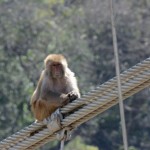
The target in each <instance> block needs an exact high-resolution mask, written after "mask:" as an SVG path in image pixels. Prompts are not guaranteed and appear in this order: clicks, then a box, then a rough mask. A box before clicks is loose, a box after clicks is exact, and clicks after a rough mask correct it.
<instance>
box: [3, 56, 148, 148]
mask: <svg viewBox="0 0 150 150" xmlns="http://www.w3.org/2000/svg"><path fill="white" fill-rule="evenodd" d="M116 81H117V80H116V77H115V78H113V79H111V80H109V81H108V82H106V83H104V84H102V85H101V86H99V87H97V88H96V89H95V90H92V91H91V92H89V93H87V95H84V96H83V97H82V98H81V99H78V100H75V101H73V102H72V103H70V104H68V105H66V106H65V107H64V108H62V109H61V112H64V113H67V112H70V111H71V110H74V109H76V108H78V110H74V112H73V113H72V114H70V115H69V116H67V117H66V118H64V119H63V120H62V122H61V124H62V127H61V129H60V130H59V131H61V130H63V128H66V127H72V129H73V128H75V127H77V126H79V125H80V124H82V123H84V122H86V121H88V120H89V119H91V118H93V117H95V116H96V115H98V114H100V113H102V112H103V111H105V110H107V109H108V108H110V107H112V106H113V105H115V104H117V103H118V94H117V93H118V88H117V84H116ZM149 85H150V58H148V59H146V60H145V61H143V62H142V63H139V64H137V65H136V66H134V67H132V68H131V69H128V70H127V71H125V72H123V74H121V89H122V95H123V99H125V98H128V97H129V96H131V95H133V94H135V93H137V92H139V91H140V90H142V89H144V88H146V87H148V86H149ZM37 125H38V127H37ZM31 126H32V129H31V128H29V129H30V130H28V127H26V128H24V130H21V131H20V132H17V134H14V135H12V136H10V137H8V138H7V139H5V140H3V141H2V142H0V149H2V150H5V149H6V150H7V149H9V150H33V149H35V148H37V147H39V146H42V145H44V144H45V143H47V142H49V141H51V140H55V139H56V138H57V137H56V135H57V134H56V133H53V134H50V133H49V130H48V129H47V128H44V127H43V125H42V123H34V124H32V125H30V126H29V127H31ZM39 129H40V130H39ZM38 130H39V131H38ZM33 131H38V133H35V134H34V135H33V136H30V133H32V132H33ZM18 137H20V138H18ZM14 141H15V142H14Z"/></svg>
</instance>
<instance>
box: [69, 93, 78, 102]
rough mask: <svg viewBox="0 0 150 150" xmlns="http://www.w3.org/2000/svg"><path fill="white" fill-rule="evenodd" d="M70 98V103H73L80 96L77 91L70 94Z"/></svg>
mask: <svg viewBox="0 0 150 150" xmlns="http://www.w3.org/2000/svg"><path fill="white" fill-rule="evenodd" d="M68 97H69V102H72V101H74V100H75V99H77V98H78V97H79V96H78V93H77V92H76V91H71V92H70V93H68Z"/></svg>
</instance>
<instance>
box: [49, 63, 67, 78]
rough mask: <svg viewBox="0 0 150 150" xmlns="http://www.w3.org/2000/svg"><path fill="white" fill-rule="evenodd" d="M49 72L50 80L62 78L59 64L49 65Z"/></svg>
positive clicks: (62, 68)
mask: <svg viewBox="0 0 150 150" xmlns="http://www.w3.org/2000/svg"><path fill="white" fill-rule="evenodd" d="M50 72H51V76H52V78H55V79H59V78H62V77H64V67H63V65H62V64H61V63H51V65H50Z"/></svg>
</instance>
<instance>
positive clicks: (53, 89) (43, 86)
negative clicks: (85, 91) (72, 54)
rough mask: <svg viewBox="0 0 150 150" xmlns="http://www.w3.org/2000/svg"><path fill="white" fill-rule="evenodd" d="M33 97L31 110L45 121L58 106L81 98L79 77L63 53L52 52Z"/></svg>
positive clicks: (45, 62) (46, 60)
mask: <svg viewBox="0 0 150 150" xmlns="http://www.w3.org/2000/svg"><path fill="white" fill-rule="evenodd" d="M44 66H45V68H44V70H43V71H42V73H41V75H40V79H39V81H38V83H37V87H36V89H35V91H34V92H33V95H32V97H31V101H30V104H31V110H32V112H33V115H34V117H35V119H36V120H37V121H43V120H44V119H45V118H47V117H49V116H50V115H51V114H52V113H53V112H54V111H55V110H56V109H57V108H60V107H62V106H64V105H66V104H68V103H69V102H72V101H73V100H75V99H77V98H80V91H79V88H78V83H77V79H76V77H75V75H74V73H73V72H72V71H71V70H70V69H69V67H68V63H67V60H66V58H65V57H64V56H63V55H61V54H50V55H48V56H47V57H46V58H45V60H44Z"/></svg>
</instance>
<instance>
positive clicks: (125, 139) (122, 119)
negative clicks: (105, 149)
mask: <svg viewBox="0 0 150 150" xmlns="http://www.w3.org/2000/svg"><path fill="white" fill-rule="evenodd" d="M110 12H111V25H112V35H113V47H114V54H115V68H116V75H117V84H118V96H119V109H120V116H121V126H122V134H123V145H124V150H128V141H127V131H126V123H125V114H124V107H123V101H122V90H121V80H120V68H119V56H118V44H117V35H116V28H115V21H114V11H113V1H112V0H110Z"/></svg>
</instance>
